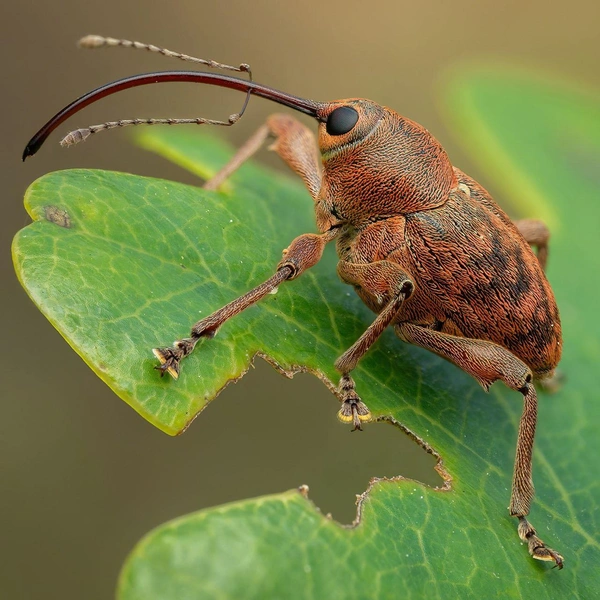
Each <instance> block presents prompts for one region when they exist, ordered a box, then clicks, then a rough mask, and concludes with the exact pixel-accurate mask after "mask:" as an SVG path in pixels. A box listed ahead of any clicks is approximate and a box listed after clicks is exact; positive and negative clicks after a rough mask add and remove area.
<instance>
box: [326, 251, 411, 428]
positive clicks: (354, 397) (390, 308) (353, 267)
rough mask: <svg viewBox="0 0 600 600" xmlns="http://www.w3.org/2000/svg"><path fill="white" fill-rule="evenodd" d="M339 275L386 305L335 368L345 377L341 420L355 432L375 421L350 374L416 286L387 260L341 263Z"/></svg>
mask: <svg viewBox="0 0 600 600" xmlns="http://www.w3.org/2000/svg"><path fill="white" fill-rule="evenodd" d="M338 273H339V275H340V277H341V278H342V280H343V281H344V282H346V283H349V284H351V285H354V287H355V288H357V289H360V292H361V295H365V294H366V295H367V296H371V297H372V299H373V301H374V304H375V305H379V306H383V310H381V312H380V313H379V315H378V316H377V318H376V319H375V321H373V323H371V325H370V326H369V327H368V328H367V330H366V331H365V332H364V333H363V334H362V335H361V336H360V337H359V338H358V340H357V341H356V342H355V343H354V344H353V345H352V346H351V347H350V348H348V350H346V352H344V354H342V356H340V357H339V358H338V359H337V361H336V362H335V368H336V369H337V370H338V371H339V372H340V373H341V374H342V377H341V379H340V383H339V386H338V397H339V399H340V401H341V402H342V407H341V408H340V410H339V412H338V418H339V419H340V420H341V421H343V422H344V423H352V424H353V425H354V429H353V431H354V430H356V429H359V430H360V429H361V423H362V422H365V421H369V420H370V419H371V413H370V411H369V409H368V408H367V406H366V405H365V403H364V402H362V400H361V399H360V397H359V396H358V394H357V393H356V389H355V388H356V386H355V383H354V380H353V379H352V377H351V376H350V372H351V371H352V370H353V369H354V368H355V367H356V365H357V364H358V361H359V360H360V359H361V358H362V357H363V356H364V355H365V354H366V352H367V351H368V350H369V348H370V347H371V346H372V345H373V343H374V342H375V341H376V340H377V339H378V338H379V336H380V335H381V334H382V333H383V332H384V330H385V328H386V327H387V326H388V325H389V324H390V323H391V322H392V321H393V320H394V318H395V317H396V315H397V314H398V311H399V310H400V307H401V306H402V303H403V302H404V301H405V300H406V299H407V298H408V297H410V295H411V294H412V293H413V290H414V284H413V282H412V281H411V279H410V277H409V276H408V275H407V273H406V272H405V271H404V270H403V269H402V268H401V267H400V266H399V265H397V264H396V263H393V262H391V261H386V260H382V261H377V262H374V263H370V264H358V263H350V262H346V261H340V262H339V264H338ZM370 304H373V302H371V303H370Z"/></svg>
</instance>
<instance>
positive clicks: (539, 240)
mask: <svg viewBox="0 0 600 600" xmlns="http://www.w3.org/2000/svg"><path fill="white" fill-rule="evenodd" d="M515 225H516V226H517V229H518V230H519V232H520V233H521V235H522V236H523V237H524V238H525V241H526V242H527V243H528V244H531V245H533V246H535V247H536V249H537V257H538V261H539V263H540V266H541V267H542V271H545V270H546V262H547V261H548V240H549V239H550V231H549V229H548V227H546V224H545V223H544V222H543V221H537V220H535V219H522V220H520V221H515Z"/></svg>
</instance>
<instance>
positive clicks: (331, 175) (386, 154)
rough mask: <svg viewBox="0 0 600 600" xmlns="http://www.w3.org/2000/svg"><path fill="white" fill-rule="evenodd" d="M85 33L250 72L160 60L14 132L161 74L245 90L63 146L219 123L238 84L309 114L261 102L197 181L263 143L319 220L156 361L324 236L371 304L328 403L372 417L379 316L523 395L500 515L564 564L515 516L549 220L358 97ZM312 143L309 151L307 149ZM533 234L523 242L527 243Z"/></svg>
mask: <svg viewBox="0 0 600 600" xmlns="http://www.w3.org/2000/svg"><path fill="white" fill-rule="evenodd" d="M81 45H83V46H85V47H100V46H128V47H133V48H139V49H146V50H149V51H153V52H160V53H161V54H164V55H166V56H172V57H177V58H180V59H183V60H187V61H191V62H196V63H200V64H203V65H206V66H209V67H220V68H225V69H230V70H233V71H237V72H246V73H248V74H249V79H248V80H243V79H240V78H237V77H233V76H228V75H220V74H215V73H206V72H199V71H164V72H157V73H148V74H143V75H136V76H133V77H127V78H124V79H121V80H118V81H115V82H113V83H109V84H107V85H104V86H102V87H100V88H98V89H96V90H93V91H91V92H89V93H87V94H85V95H83V96H81V97H80V98H79V99H77V100H75V101H74V102H72V103H71V104H69V105H68V106H67V107H65V108H64V109H63V110H61V111H60V112H59V113H57V114H56V115H55V116H54V117H53V118H52V119H51V120H50V121H49V122H48V123H47V124H46V125H44V126H43V127H42V128H41V129H40V131H39V132H38V133H37V134H36V135H35V136H34V137H33V138H32V139H31V141H30V142H29V143H28V144H27V146H26V148H25V151H24V153H23V160H25V158H27V157H28V156H31V155H33V154H35V153H36V152H37V150H38V149H39V148H40V147H41V145H42V144H43V143H44V141H45V140H46V138H47V137H48V135H50V133H51V132H52V131H53V130H54V129H55V128H56V127H57V126H58V125H60V124H61V123H62V122H63V121H65V120H66V119H68V118H69V117H71V116H72V115H73V114H75V113H76V112H78V111H79V110H80V109H82V108H83V107H85V106H87V105H89V104H91V103H92V102H94V101H96V100H98V99H100V98H103V97H105V96H108V95H110V94H113V93H115V92H118V91H120V90H125V89H128V88H132V87H137V86H141V85H147V84H151V83H162V82H169V81H179V82H194V83H205V84H210V85H218V86H222V87H226V88H230V89H234V90H238V91H242V92H245V94H246V98H245V102H244V106H243V108H242V110H241V111H240V113H237V114H235V115H232V116H231V117H229V119H228V120H227V121H212V120H208V119H202V118H195V119H131V120H123V121H113V122H107V123H104V124H101V125H95V126H92V127H88V128H85V129H78V130H76V131H74V132H71V133H69V134H68V135H67V136H66V137H65V138H64V139H63V140H62V142H61V143H62V144H63V145H71V144H74V143H77V142H79V141H82V140H84V139H86V138H87V137H88V136H89V135H91V134H93V133H96V132H98V131H102V130H105V129H112V128H114V127H123V126H127V125H140V124H151V125H152V124H162V123H166V124H179V123H197V124H204V123H209V124H216V125H224V126H228V125H232V124H234V123H235V122H236V121H237V120H238V119H239V117H241V115H242V114H243V112H244V109H245V108H246V105H247V103H248V99H249V97H250V96H251V95H255V96H260V97H262V98H266V99H268V100H271V101H274V102H277V103H279V104H282V105H284V106H287V107H289V108H292V109H294V110H296V111H299V112H301V113H304V114H306V115H309V116H311V117H313V118H314V119H315V120H316V121H317V123H318V139H317V143H315V138H314V136H313V134H312V133H311V131H310V130H309V129H308V128H307V127H306V126H305V125H303V124H302V123H300V122H299V121H298V120H296V119H295V118H293V117H291V116H289V115H286V114H274V115H272V116H271V117H269V119H268V120H267V122H266V124H265V125H263V126H261V127H260V128H259V129H258V131H257V132H256V133H255V134H254V135H253V136H252V137H251V138H250V139H249V140H248V142H247V143H246V144H244V145H243V146H242V147H241V148H240V149H239V151H238V152H237V153H236V154H235V155H234V157H233V158H232V159H231V161H230V162H229V163H228V164H227V165H226V166H225V167H224V168H223V169H222V170H221V171H220V172H219V173H217V175H216V176H215V177H214V178H213V179H211V180H210V181H209V182H208V183H207V184H206V185H205V187H206V188H207V189H212V190H214V189H217V188H218V187H219V186H220V185H221V183H222V182H223V181H224V180H225V179H226V178H227V177H228V176H229V175H231V173H233V172H234V171H235V170H236V169H237V168H238V167H239V166H240V165H241V164H242V163H243V162H244V161H245V160H246V159H247V158H249V157H250V156H251V155H252V154H253V153H254V152H256V151H257V150H258V149H259V148H260V147H261V145H262V144H263V143H264V142H266V141H267V139H271V140H272V145H271V149H273V150H275V152H277V154H279V156H280V157H281V158H282V159H283V160H284V162H286V163H287V164H288V166H289V167H291V169H292V170H293V171H295V172H296V173H297V174H298V175H299V176H300V178H301V179H302V181H303V182H304V184H305V185H306V187H307V189H308V191H309V193H310V195H311V196H312V199H313V201H314V208H315V217H316V226H317V229H318V231H319V233H305V234H303V235H301V236H299V237H297V238H296V239H294V240H293V241H292V242H291V244H290V245H289V247H288V248H286V249H285V250H284V251H283V257H282V259H281V261H280V262H279V264H277V266H276V268H275V274H274V275H273V276H272V277H270V278H269V279H267V280H266V281H264V282H263V283H261V284H260V285H258V286H257V287H255V288H254V289H252V290H250V291H249V292H248V293H246V294H244V295H243V296H241V297H239V298H237V299H234V300H233V301H232V302H230V303H229V304H227V305H225V306H224V307H223V308H221V309H219V310H217V311H216V312H214V313H213V314H211V315H210V316H208V317H206V318H204V319H202V320H201V321H198V322H197V323H196V324H195V325H194V326H193V327H192V330H191V334H190V336H189V337H186V338H183V339H180V340H178V341H176V342H175V343H174V344H173V346H171V347H164V348H155V349H154V350H153V352H154V354H155V356H156V357H157V359H158V361H159V363H160V364H158V365H157V367H156V368H157V369H158V370H159V371H160V375H161V376H162V375H164V374H165V373H168V374H169V375H171V376H172V377H173V378H174V379H177V378H178V376H179V373H180V368H181V361H182V360H183V359H184V358H185V357H186V356H188V355H189V354H190V353H191V352H192V351H193V350H194V348H195V347H196V345H197V344H198V342H199V341H200V340H201V339H203V338H211V337H213V336H214V335H215V334H216V332H217V331H218V329H219V328H220V327H221V326H222V325H223V323H225V321H227V320H228V319H230V318H231V317H233V316H235V315H237V314H239V313H240V312H241V311H243V310H245V309H246V308H248V307H249V306H251V305H253V304H254V303H256V302H258V301H259V300H260V299H261V298H263V297H264V296H265V295H267V294H269V293H270V292H272V291H273V290H275V289H276V288H277V287H278V286H279V285H281V284H282V283H284V282H285V281H290V280H292V279H296V278H297V277H299V276H300V275H302V273H304V272H305V271H306V270H307V269H309V268H311V267H312V266H314V265H315V264H316V263H317V262H318V261H319V260H320V258H321V256H322V253H323V249H324V247H325V245H326V244H327V243H329V242H332V241H335V242H336V247H337V253H338V256H339V262H338V266H337V272H338V274H339V276H340V278H341V279H342V281H344V282H345V283H347V284H349V285H351V286H353V287H354V289H355V290H356V292H357V294H358V295H359V296H360V298H361V299H362V300H363V301H364V302H365V304H366V305H367V306H368V307H369V308H370V309H371V310H372V311H373V312H374V313H375V314H376V315H377V316H376V317H375V319H374V321H373V322H372V324H371V325H370V326H369V327H368V328H367V329H366V331H365V332H364V333H363V334H362V335H361V336H360V338H359V339H358V340H357V341H356V342H355V343H354V344H353V345H352V346H351V347H350V348H349V349H348V350H347V351H346V352H344V353H343V354H342V356H340V357H339V359H338V360H337V361H336V363H335V367H336V369H337V370H338V371H339V372H340V375H341V378H340V382H339V385H338V387H337V395H338V397H339V400H340V402H341V408H340V410H339V412H338V416H339V418H340V419H341V420H342V421H344V422H347V423H351V424H352V425H353V427H354V429H361V426H362V424H363V423H365V422H367V421H369V420H370V419H371V414H370V411H369V409H368V407H367V406H366V405H365V403H364V402H363V401H362V400H361V399H360V396H359V395H358V392H357V390H356V386H355V383H354V380H353V379H352V376H351V372H352V370H353V369H354V368H355V367H356V365H357V363H358V362H359V360H360V359H361V358H362V356H364V354H365V353H366V352H367V351H368V350H369V348H370V347H371V346H372V345H373V343H374V342H375V341H376V340H377V339H378V337H379V336H380V335H381V334H382V332H383V331H384V330H385V329H386V328H387V327H388V326H392V327H393V328H394V330H395V332H396V334H397V335H398V336H399V337H400V339H401V340H403V341H404V342H407V343H410V344H415V345H417V346H421V347H423V348H426V349H427V350H430V351H432V352H435V353H436V354H438V355H439V356H441V357H443V358H445V359H447V360H449V361H450V362H452V363H454V364H455V365H457V366H458V367H460V368H461V369H462V370H464V371H465V372H467V373H469V374H470V375H472V376H473V377H474V378H475V379H476V380H477V381H478V382H479V383H480V384H481V386H483V388H484V389H485V390H488V388H489V387H490V385H491V384H492V383H493V382H495V381H497V380H501V381H503V382H504V383H505V384H506V385H507V386H508V387H509V388H511V389H513V390H516V391H518V392H520V393H521V394H522V395H523V400H524V409H523V413H522V416H521V420H520V424H519V431H518V439H517V449H516V458H515V466H514V473H513V481H512V492H511V498H510V506H509V511H510V514H511V515H512V516H514V517H516V518H517V519H518V527H517V530H518V534H519V536H520V538H521V540H523V541H524V542H525V543H527V546H528V549H529V553H530V554H531V555H532V556H533V557H534V558H536V559H539V560H544V561H551V562H554V563H555V566H557V567H559V568H562V567H563V561H564V559H563V557H562V556H561V555H560V554H559V553H558V552H556V551H555V550H553V549H552V548H550V547H549V546H547V545H546V544H545V543H544V542H543V541H542V540H541V539H540V538H539V537H538V535H537V533H536V531H535V529H534V528H533V526H532V525H531V524H530V523H529V521H528V520H527V515H528V514H529V509H530V504H531V500H532V498H533V495H534V488H533V482H532V473H531V471H532V450H533V441H534V434H535V428H536V421H537V395H536V389H535V387H534V380H539V381H540V382H542V383H543V382H544V381H549V380H550V379H551V378H552V376H553V373H554V370H555V367H556V366H557V364H558V362H559V359H560V355H561V325H560V318H559V314H558V309H557V305H556V302H555V299H554V295H553V292H552V289H551V288H550V285H549V283H548V281H547V279H546V276H545V274H544V270H545V263H546V258H547V252H548V239H549V232H548V229H547V228H546V227H545V225H544V224H543V223H542V222H540V221H533V220H527V221H517V222H513V221H511V220H510V219H509V218H508V216H507V215H506V214H505V213H504V212H503V211H502V210H501V209H500V207H499V206H498V205H497V204H496V203H495V202H494V200H493V199H492V197H491V196H490V194H489V193H488V192H487V191H486V190H485V189H484V188H483V187H482V186H481V185H479V184H478V183H477V182H476V181H475V180H473V179H472V178H471V177H469V176H468V175H466V174H465V173H463V172H462V171H460V170H459V169H458V168H456V167H454V166H453V165H452V164H451V162H450V160H449V158H448V155H447V154H446V152H445V150H444V149H443V148H442V146H441V144H440V143H439V142H438V141H437V140H436V139H435V138H434V137H433V136H432V135H431V134H430V133H429V132H428V131H427V130H426V129H425V128H424V127H422V126H421V125H419V124H417V123H415V122H414V121H411V120H409V119H407V118H405V117H402V116H401V115H399V114H398V113H396V112H395V111H394V110H392V109H390V108H387V107H385V106H380V105H379V104H376V103H375V102H372V101H371V100H366V99H362V98H349V99H344V100H335V101H333V102H316V101H313V100H307V99H304V98H300V97H297V96H293V95H290V94H287V93H284V92H280V91H278V90H275V89H273V88H270V87H267V86H265V85H261V84H258V83H256V82H254V81H252V76H251V71H250V68H249V66H248V65H245V64H242V65H240V66H239V67H233V66H231V65H224V64H221V63H216V62H214V61H206V60H203V59H197V58H194V57H190V56H187V55H183V54H180V53H177V52H172V51H170V50H166V49H164V48H158V47H157V46H153V45H148V44H142V43H139V42H131V41H128V40H116V39H114V38H103V37H100V36H87V37H86V38H83V40H81ZM319 151H320V157H319ZM532 246H534V247H536V249H537V255H536V254H535V253H534V252H533V250H532Z"/></svg>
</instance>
